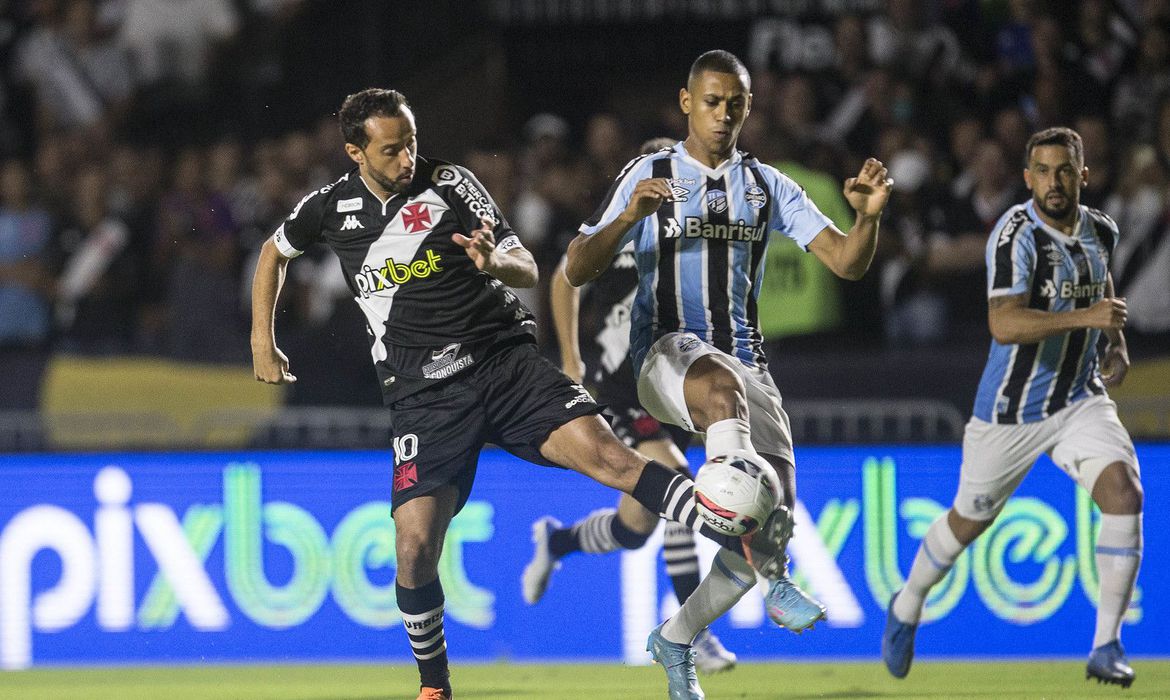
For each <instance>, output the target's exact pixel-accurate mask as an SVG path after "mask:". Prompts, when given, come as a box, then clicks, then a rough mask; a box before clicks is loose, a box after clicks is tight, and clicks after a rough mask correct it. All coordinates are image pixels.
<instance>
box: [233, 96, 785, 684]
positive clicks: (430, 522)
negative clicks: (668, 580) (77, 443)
mask: <svg viewBox="0 0 1170 700" xmlns="http://www.w3.org/2000/svg"><path fill="white" fill-rule="evenodd" d="M338 117H339V120H340V122H341V130H342V134H343V136H344V137H345V149H346V153H347V154H348V155H349V157H350V158H351V159H353V161H354V162H355V163H356V164H357V168H355V169H354V170H352V171H350V172H349V173H347V174H346V175H344V176H343V177H342V178H341V179H340V180H338V181H337V182H335V183H333V184H331V185H326V186H325V187H322V188H321V189H319V190H315V191H313V192H310V193H309V194H308V195H306V196H305V198H304V199H302V200H301V202H300V203H299V204H298V205H297V206H296V208H295V209H293V211H292V213H291V214H290V215H289V217H288V219H286V220H285V222H284V223H283V224H282V225H281V226H280V227H279V228H278V229H277V230H276V232H275V233H274V234H273V235H272V237H271V238H270V239H269V240H267V241H266V242H265V243H264V246H263V248H262V250H261V254H260V259H259V262H258V263H257V268H256V276H255V279H254V280H253V284H252V339H251V340H252V358H253V366H254V373H255V377H256V379H257V380H259V381H262V382H265V383H269V384H284V383H289V382H294V381H296V377H295V376H293V374H291V372H290V367H289V360H288V358H287V357H286V356H285V355H284V353H282V352H281V351H280V349H279V348H278V347H277V345H276V337H275V326H274V316H275V307H276V302H277V299H278V297H279V295H280V290H281V287H282V286H283V283H284V278H285V272H286V268H287V265H288V261H289V260H290V259H292V258H295V257H297V256H298V255H300V254H301V253H302V252H304V251H305V250H306V249H307V248H308V247H309V246H310V245H311V244H313V243H315V242H318V241H321V242H324V243H325V244H327V245H328V246H329V247H330V248H331V249H332V250H333V252H334V253H336V255H337V257H338V258H339V259H340V261H341V268H342V272H343V273H344V274H345V277H346V281H347V283H348V285H349V288H350V291H351V292H352V293H353V295H354V301H356V302H357V303H358V305H359V306H360V307H361V309H362V311H363V312H364V313H365V316H366V325H367V330H368V331H369V335H370V354H371V356H372V359H373V361H374V366H375V368H376V370H377V375H378V380H379V382H380V384H381V389H382V394H383V400H384V403H385V405H386V406H387V407H388V408H389V410H390V417H391V426H392V429H393V433H394V479H393V495H392V499H391V500H392V504H393V513H394V524H395V531H396V538H395V548H396V553H397V572H396V579H395V582H396V592H397V598H398V608H399V610H400V611H401V613H402V618H403V624H404V625H405V627H406V631H407V635H408V636H409V638H410V642H411V647H412V650H413V652H414V655H415V660H416V661H417V663H418V668H419V675H420V680H421V684H420V685H421V687H420V695H419V698H420V700H421V699H424V698H425V699H427V700H439V699H442V698H450V697H451V685H450V680H449V672H448V666H447V652H446V649H447V643H446V639H445V636H444V633H443V601H444V598H443V591H442V587H441V586H440V583H439V578H438V562H439V555H440V554H441V551H442V545H443V538H444V536H445V535H446V531H447V526H448V524H449V523H450V521H451V518H453V517H454V516H455V514H456V513H457V512H458V511H459V509H460V508H461V507H462V506H463V504H464V503H466V501H467V498H468V496H469V494H470V491H471V485H472V481H473V480H474V478H475V470H476V462H477V458H478V455H479V452H480V450H481V449H482V448H483V446H484V444H485V443H487V442H491V443H493V444H496V445H499V446H500V447H502V448H504V449H506V450H508V451H509V452H511V453H512V454H514V455H517V456H518V457H521V458H523V459H525V460H528V461H530V462H534V463H536V464H541V465H548V466H561V467H565V468H568V469H572V470H574V471H577V472H580V473H582V474H585V475H586V476H589V477H590V478H592V479H594V480H596V481H598V482H600V483H602V484H605V485H606V486H610V487H613V488H616V489H618V490H620V491H622V492H624V493H628V494H630V495H632V496H633V497H634V498H635V499H636V500H637V501H638V503H640V504H641V505H642V506H644V507H645V508H647V509H648V510H650V511H652V512H655V513H658V514H660V515H661V516H662V517H665V518H667V519H669V520H673V521H675V522H681V523H683V524H685V525H686V526H687V527H689V528H691V529H692V530H694V531H695V532H699V533H700V534H703V535H705V536H707V537H709V538H711V539H712V540H715V541H716V542H718V543H719V544H720V545H722V546H723V547H725V548H727V549H728V550H730V551H733V552H736V553H737V554H740V555H742V556H744V557H745V558H747V559H748V560H749V561H751V562H752V564H753V566H755V567H756V568H757V569H760V570H764V571H772V570H774V569H775V568H776V562H777V561H778V560H779V558H780V557H782V556H783V543H784V541H785V539H786V538H787V536H788V535H789V534H790V533H789V532H784V531H783V529H784V524H785V523H786V522H787V521H786V520H785V521H780V520H779V519H776V520H777V522H776V523H775V524H774V523H773V521H772V520H770V521H769V522H768V523H765V525H763V526H761V527H760V529H759V530H758V531H757V532H756V533H753V534H752V535H750V536H747V537H744V538H742V539H741V538H734V537H729V536H727V535H724V534H722V533H720V532H719V531H717V530H715V529H714V528H712V527H711V526H710V525H708V524H706V522H705V521H703V520H702V519H701V518H699V517H698V512H697V511H696V510H695V507H694V492H693V482H692V481H691V479H690V478H689V477H688V476H686V475H685V474H680V473H679V472H677V471H674V470H672V469H669V468H668V467H666V466H664V465H662V464H661V463H659V462H655V461H652V460H647V459H646V458H645V457H643V456H641V455H639V454H638V453H637V452H635V451H633V450H632V449H630V448H629V447H627V446H626V445H624V444H623V443H622V442H621V441H620V440H618V439H617V438H616V437H615V436H614V434H613V431H612V430H611V429H610V428H609V425H608V424H606V422H605V421H604V420H603V419H602V418H601V416H600V415H599V413H600V410H601V409H600V407H599V406H598V405H597V403H596V402H595V401H594V400H593V398H592V397H591V396H590V395H589V393H588V392H587V391H585V389H584V388H582V387H581V385H579V384H576V383H574V382H573V381H572V380H570V379H569V378H568V377H566V376H565V375H564V374H562V373H561V372H560V370H558V369H557V368H556V367H554V366H553V365H552V363H550V362H548V361H547V360H545V359H544V358H542V357H541V356H540V355H539V353H538V352H537V349H536V344H535V342H536V341H535V334H534V330H535V322H534V320H533V317H532V314H531V313H530V312H529V311H528V309H526V308H525V307H524V305H523V304H522V303H520V301H519V299H517V298H516V296H515V294H513V293H512V292H511V291H509V289H508V287H509V286H512V287H531V286H533V285H534V284H535V283H536V280H537V269H536V263H535V262H534V260H533V258H532V255H531V254H530V253H529V252H528V251H527V250H526V249H525V248H524V246H523V245H521V243H520V240H519V238H517V236H516V234H515V233H514V232H513V231H512V229H511V227H510V226H509V225H508V223H507V222H506V221H505V220H504V217H503V216H502V214H501V213H500V210H499V208H498V207H497V206H496V204H495V202H493V201H492V199H491V197H490V196H489V195H488V194H487V192H486V191H485V190H484V188H483V186H482V185H480V183H479V181H478V180H476V178H475V176H474V175H473V174H472V173H471V172H469V171H468V170H467V169H465V168H462V167H460V166H457V165H452V164H449V163H443V162H441V161H432V160H427V159H425V158H422V157H420V156H418V152H417V148H418V145H417V140H416V133H415V121H414V114H413V112H412V111H411V109H410V106H409V105H408V104H407V102H406V99H405V98H404V97H403V96H402V95H401V94H400V93H398V92H396V91H394V90H383V89H368V90H364V91H362V92H359V93H356V94H353V95H350V96H349V97H347V98H346V100H345V102H344V103H343V104H342V106H341V110H340V111H339V113H338Z"/></svg>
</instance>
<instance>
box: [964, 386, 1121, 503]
mask: <svg viewBox="0 0 1170 700" xmlns="http://www.w3.org/2000/svg"><path fill="white" fill-rule="evenodd" d="M1045 453H1047V454H1048V456H1049V457H1051V458H1052V461H1053V462H1054V463H1055V464H1056V466H1058V467H1060V469H1061V470H1062V471H1064V473H1066V474H1068V475H1069V476H1071V477H1072V478H1073V480H1074V481H1076V482H1077V483H1078V484H1080V485H1081V486H1082V487H1083V488H1084V489H1085V490H1086V491H1088V492H1090V493H1092V491H1093V484H1095V483H1097V477H1098V476H1100V475H1101V472H1102V471H1104V470H1105V467H1107V466H1109V465H1110V464H1113V463H1114V462H1124V463H1126V464H1128V465H1130V466H1131V467H1133V470H1134V474H1136V475H1140V474H1141V472H1140V470H1139V468H1138V461H1137V454H1136V453H1135V452H1134V449H1133V441H1132V440H1131V439H1130V437H1129V433H1128V432H1127V431H1126V430H1125V427H1124V426H1122V425H1121V420H1120V419H1119V418H1118V417H1117V404H1115V403H1113V401H1112V400H1111V399H1109V397H1107V396H1091V397H1089V398H1087V399H1084V400H1083V401H1078V402H1076V403H1074V404H1073V405H1071V406H1069V407H1067V408H1064V409H1062V410H1060V411H1058V412H1057V413H1056V414H1055V415H1052V416H1049V417H1048V418H1045V419H1044V420H1041V421H1037V422H1035V423H1018V424H1014V425H996V424H992V423H988V422H986V421H982V420H980V419H978V418H972V419H971V420H970V421H969V422H968V423H967V429H966V430H965V431H964V433H963V466H962V469H961V471H960V474H959V491H958V493H956V494H955V503H954V508H955V511H956V512H958V514H959V515H961V516H963V517H964V518H967V519H968V520H990V519H992V518H994V517H995V516H996V515H997V514H998V513H999V511H1000V510H1001V509H1002V508H1003V506H1004V504H1005V503H1007V499H1008V498H1009V497H1010V496H1011V495H1012V493H1013V492H1014V491H1015V490H1016V487H1017V486H1019V485H1020V482H1021V481H1023V479H1024V476H1025V475H1027V473H1028V471H1029V470H1030V469H1031V468H1032V465H1033V464H1034V463H1035V462H1036V460H1037V459H1039V457H1040V455H1041V454H1045Z"/></svg>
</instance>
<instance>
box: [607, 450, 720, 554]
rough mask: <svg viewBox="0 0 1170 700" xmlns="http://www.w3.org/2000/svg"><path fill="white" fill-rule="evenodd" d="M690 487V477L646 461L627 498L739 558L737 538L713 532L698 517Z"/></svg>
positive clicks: (692, 487)
mask: <svg viewBox="0 0 1170 700" xmlns="http://www.w3.org/2000/svg"><path fill="white" fill-rule="evenodd" d="M694 485H695V482H694V481H692V480H691V479H690V477H688V476H686V475H684V474H680V473H678V472H677V471H675V470H673V469H671V468H669V467H667V466H666V465H664V464H662V463H661V462H656V461H654V460H650V461H649V462H647V463H646V466H645V467H643V468H642V474H641V475H640V476H639V477H638V483H637V484H636V485H635V486H634V491H633V492H632V493H631V494H630V495H631V496H633V497H634V500H636V501H637V502H638V503H641V504H642V506H643V507H644V508H646V510H648V511H650V512H651V513H658V514H659V515H660V516H662V517H664V518H666V519H667V520H670V521H672V522H676V523H681V524H682V525H685V526H687V527H688V528H690V529H691V530H692V531H694V532H697V533H699V534H700V535H702V536H704V537H706V538H707V539H709V540H712V541H714V542H716V543H718V544H719V546H721V547H723V548H724V549H727V550H730V551H731V552H734V553H735V554H738V555H739V556H741V557H742V556H743V545H742V544H741V542H740V539H739V538H738V537H735V536H733V535H728V534H725V533H723V532H720V531H719V530H716V529H715V528H713V527H711V526H710V525H708V524H707V522H706V521H705V520H703V519H702V518H700V517H699V512H698V511H697V510H695V488H694Z"/></svg>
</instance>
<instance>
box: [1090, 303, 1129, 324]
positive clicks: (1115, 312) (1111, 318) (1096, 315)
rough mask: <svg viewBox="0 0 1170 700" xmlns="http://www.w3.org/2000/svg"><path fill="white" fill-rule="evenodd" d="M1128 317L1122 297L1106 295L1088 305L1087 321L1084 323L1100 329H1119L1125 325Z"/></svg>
mask: <svg viewBox="0 0 1170 700" xmlns="http://www.w3.org/2000/svg"><path fill="white" fill-rule="evenodd" d="M1128 317H1129V311H1128V310H1127V309H1126V306H1125V298H1124V297H1106V298H1104V299H1102V300H1101V301H1099V302H1097V303H1096V304H1093V305H1092V306H1090V307H1089V313H1088V323H1086V324H1085V325H1087V326H1088V327H1089V328H1100V329H1102V330H1106V329H1109V328H1113V329H1120V328H1123V327H1124V326H1125V321H1126V319H1127V318H1128Z"/></svg>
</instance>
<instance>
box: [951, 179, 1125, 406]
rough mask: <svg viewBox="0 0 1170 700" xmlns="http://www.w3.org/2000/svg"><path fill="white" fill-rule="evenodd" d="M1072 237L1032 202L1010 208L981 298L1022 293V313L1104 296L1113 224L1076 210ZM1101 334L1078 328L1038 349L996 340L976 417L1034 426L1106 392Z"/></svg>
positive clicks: (995, 235)
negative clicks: (1100, 355)
mask: <svg viewBox="0 0 1170 700" xmlns="http://www.w3.org/2000/svg"><path fill="white" fill-rule="evenodd" d="M1074 232H1075V235H1074V236H1067V235H1065V234H1064V233H1062V232H1060V231H1058V230H1056V229H1054V228H1052V227H1051V226H1048V225H1047V224H1045V223H1044V222H1043V221H1041V219H1040V217H1039V215H1038V214H1037V213H1036V209H1035V204H1034V203H1033V202H1031V201H1029V202H1027V203H1026V204H1019V205H1017V206H1014V207H1012V208H1011V209H1009V210H1008V211H1007V213H1005V214H1004V215H1003V216H1002V217H1001V218H1000V220H999V221H998V222H997V223H996V225H995V228H994V229H992V231H991V237H990V238H989V239H988V241H987V283H988V289H987V295H988V297H989V298H993V297H997V296H1014V295H1020V294H1026V295H1027V298H1028V303H1027V308H1030V309H1039V310H1041V311H1071V310H1073V309H1083V308H1087V307H1089V306H1092V305H1093V304H1095V303H1096V302H1098V301H1100V300H1101V299H1103V298H1104V296H1105V289H1106V282H1107V277H1108V273H1109V262H1110V259H1111V258H1112V256H1113V248H1114V246H1116V245H1117V236H1118V231H1117V224H1115V223H1114V222H1113V220H1112V219H1110V218H1109V217H1108V216H1107V215H1105V214H1104V213H1102V212H1100V211H1097V210H1096V209H1091V208H1089V207H1086V206H1081V207H1080V217H1079V219H1078V221H1077V224H1076V226H1075V228H1074ZM1100 337H1101V331H1099V330H1097V329H1091V328H1080V329H1077V330H1074V331H1071V332H1068V333H1062V334H1060V335H1054V336H1050V337H1048V338H1045V339H1044V340H1042V341H1040V342H1038V343H1023V344H1018V345H1002V344H1000V343H998V342H996V341H995V340H994V339H993V340H992V341H991V351H990V353H989V354H988V358H987V366H986V367H984V369H983V378H982V380H980V382H979V392H978V393H977V394H976V396H975V410H974V414H975V417H976V418H979V419H981V420H984V421H987V422H989V423H1032V422H1035V421H1039V420H1043V419H1044V418H1047V417H1048V416H1050V415H1052V414H1053V413H1056V412H1057V411H1059V410H1060V409H1062V408H1064V407H1065V406H1068V405H1069V404H1072V403H1074V402H1076V401H1080V400H1081V399H1084V398H1087V397H1089V396H1091V395H1098V394H1104V393H1105V385H1104V384H1102V382H1101V373H1100V371H1099V369H1098V366H1097V342H1098V340H1099V339H1100Z"/></svg>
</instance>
